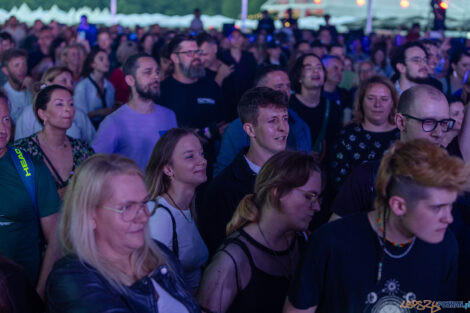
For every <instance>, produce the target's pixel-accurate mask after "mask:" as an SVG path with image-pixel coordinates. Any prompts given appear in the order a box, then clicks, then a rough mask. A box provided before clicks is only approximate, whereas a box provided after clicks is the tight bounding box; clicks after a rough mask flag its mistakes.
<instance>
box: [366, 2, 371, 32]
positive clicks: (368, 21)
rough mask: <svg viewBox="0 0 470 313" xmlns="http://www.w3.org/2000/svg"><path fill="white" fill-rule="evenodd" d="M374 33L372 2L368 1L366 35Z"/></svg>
mask: <svg viewBox="0 0 470 313" xmlns="http://www.w3.org/2000/svg"><path fill="white" fill-rule="evenodd" d="M370 33H372V0H367V24H366V34H367V35H368V34H370Z"/></svg>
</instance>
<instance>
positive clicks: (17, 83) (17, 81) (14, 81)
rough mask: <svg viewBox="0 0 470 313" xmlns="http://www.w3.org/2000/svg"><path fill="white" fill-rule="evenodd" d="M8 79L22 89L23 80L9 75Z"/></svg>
mask: <svg viewBox="0 0 470 313" xmlns="http://www.w3.org/2000/svg"><path fill="white" fill-rule="evenodd" d="M9 79H10V80H11V81H12V82H13V83H14V84H15V85H17V86H19V87H23V81H24V79H23V80H21V79H19V78H18V77H16V76H14V75H11V76H9Z"/></svg>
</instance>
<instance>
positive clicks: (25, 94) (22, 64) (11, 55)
mask: <svg viewBox="0 0 470 313" xmlns="http://www.w3.org/2000/svg"><path fill="white" fill-rule="evenodd" d="M26 58H27V53H26V51H24V50H20V49H10V50H7V51H5V52H4V53H3V57H2V71H3V73H4V74H5V75H7V77H8V81H7V82H6V83H5V84H4V85H3V88H4V89H5V92H6V93H7V96H8V99H9V100H10V112H11V113H10V115H11V118H12V119H13V121H14V122H15V123H16V120H17V119H18V117H19V116H20V115H21V112H22V111H23V108H25V107H27V106H28V105H30V104H32V103H33V95H32V94H31V92H29V91H28V90H27V89H26V86H25V85H24V82H25V78H26V74H27V70H28V68H27V66H26Z"/></svg>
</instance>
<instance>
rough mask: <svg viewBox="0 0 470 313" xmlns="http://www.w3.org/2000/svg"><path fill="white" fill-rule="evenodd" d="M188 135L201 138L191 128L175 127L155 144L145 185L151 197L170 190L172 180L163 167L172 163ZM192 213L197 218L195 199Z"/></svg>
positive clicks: (146, 173)
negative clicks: (176, 150) (177, 150)
mask: <svg viewBox="0 0 470 313" xmlns="http://www.w3.org/2000/svg"><path fill="white" fill-rule="evenodd" d="M188 135H193V136H196V137H197V138H198V139H199V137H198V136H197V134H196V133H195V132H194V131H193V130H191V129H188V128H173V129H170V130H169V131H167V132H166V133H165V134H163V136H162V137H161V138H160V139H159V140H158V141H157V143H156V144H155V147H154V148H153V151H152V155H151V156H150V159H149V162H148V164H147V167H146V169H145V185H146V186H147V189H148V191H149V196H150V199H156V198H157V197H158V196H161V195H163V194H164V193H167V192H168V189H169V188H170V185H171V180H170V177H168V176H167V175H166V174H165V173H164V172H163V168H164V167H165V166H166V165H168V164H170V165H171V158H172V156H173V151H175V147H176V145H177V144H178V142H179V141H180V139H181V138H183V137H185V136H188ZM154 213H155V211H153V212H152V215H153V214H154ZM191 214H192V216H193V217H194V218H196V216H195V210H194V199H193V201H192V204H191Z"/></svg>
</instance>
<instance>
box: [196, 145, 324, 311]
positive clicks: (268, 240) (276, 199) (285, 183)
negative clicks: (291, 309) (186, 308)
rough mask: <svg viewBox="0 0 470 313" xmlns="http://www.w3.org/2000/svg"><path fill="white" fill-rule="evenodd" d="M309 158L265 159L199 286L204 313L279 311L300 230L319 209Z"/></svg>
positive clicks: (317, 177)
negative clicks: (252, 191) (252, 192)
mask: <svg viewBox="0 0 470 313" xmlns="http://www.w3.org/2000/svg"><path fill="white" fill-rule="evenodd" d="M321 186H322V184H321V174H320V168H319V166H318V164H317V163H316V162H315V160H314V158H313V157H311V156H309V155H307V154H304V153H301V152H293V151H283V152H279V153H278V154H276V155H274V156H273V157H271V158H270V159H269V160H268V161H267V162H266V163H265V164H264V165H263V167H262V168H261V170H260V172H259V174H258V176H257V177H256V183H255V193H254V194H250V195H247V196H245V197H244V198H243V199H242V201H241V202H240V204H239V205H238V208H237V210H236V211H235V213H234V215H233V217H232V220H231V221H230V222H229V223H228V225H227V235H228V237H227V239H226V241H225V242H224V244H223V245H222V246H221V247H220V248H219V250H218V252H217V253H216V254H215V256H214V258H213V259H212V262H211V263H210V265H209V266H208V268H207V269H206V271H205V272H204V275H203V279H202V281H201V286H200V289H199V294H198V299H199V303H200V305H201V307H202V309H203V311H205V312H217V313H221V312H244V313H250V312H257V313H260V312H269V313H273V312H274V313H275V312H281V311H282V305H283V302H284V299H285V296H286V294H287V288H288V286H289V281H290V279H291V277H292V275H293V273H294V271H295V269H296V266H297V263H298V260H299V257H300V254H301V250H302V248H303V247H304V244H305V237H304V236H303V235H302V231H305V230H306V229H307V228H308V225H309V223H310V221H311V219H312V216H313V215H314V214H315V212H317V211H319V210H320V203H319V202H320V192H321Z"/></svg>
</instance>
